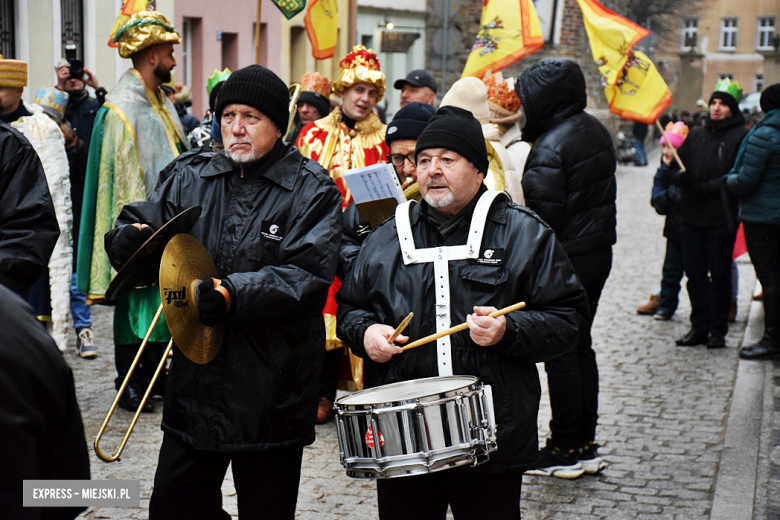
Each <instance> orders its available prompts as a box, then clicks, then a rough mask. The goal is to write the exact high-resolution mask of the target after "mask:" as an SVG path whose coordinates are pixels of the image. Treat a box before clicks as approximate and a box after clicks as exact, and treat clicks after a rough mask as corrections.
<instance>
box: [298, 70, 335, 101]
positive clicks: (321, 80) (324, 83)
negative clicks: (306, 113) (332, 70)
mask: <svg viewBox="0 0 780 520" xmlns="http://www.w3.org/2000/svg"><path fill="white" fill-rule="evenodd" d="M330 90H331V83H330V80H329V79H328V77H327V76H321V75H320V73H319V72H315V73H314V74H312V73H310V72H307V73H306V74H304V75H303V77H302V78H301V91H303V92H314V93H315V94H319V95H320V96H323V97H325V98H326V99H327V97H328V96H330Z"/></svg>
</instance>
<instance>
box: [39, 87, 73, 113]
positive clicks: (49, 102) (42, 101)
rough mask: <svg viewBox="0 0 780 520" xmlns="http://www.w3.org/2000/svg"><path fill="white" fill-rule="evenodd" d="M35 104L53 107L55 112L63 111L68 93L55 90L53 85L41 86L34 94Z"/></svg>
mask: <svg viewBox="0 0 780 520" xmlns="http://www.w3.org/2000/svg"><path fill="white" fill-rule="evenodd" d="M33 103H35V104H36V105H40V106H42V107H49V108H53V109H54V110H56V111H57V112H62V113H63V114H64V113H65V105H67V104H68V93H67V92H63V91H62V90H57V89H56V88H54V87H42V88H41V89H40V90H39V91H38V93H37V94H36V95H35V101H33Z"/></svg>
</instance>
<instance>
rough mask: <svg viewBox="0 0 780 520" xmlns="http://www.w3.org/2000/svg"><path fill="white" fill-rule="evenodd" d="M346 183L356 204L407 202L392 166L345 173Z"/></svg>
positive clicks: (374, 166)
mask: <svg viewBox="0 0 780 520" xmlns="http://www.w3.org/2000/svg"><path fill="white" fill-rule="evenodd" d="M344 181H345V182H346V183H347V186H349V191H350V192H351V193H352V198H354V199H355V203H356V204H361V203H363V202H371V201H375V200H382V199H390V198H393V199H395V200H396V201H397V202H398V204H401V203H403V202H406V197H404V191H403V190H402V189H401V182H400V181H399V179H398V176H397V175H396V174H395V169H394V168H393V166H392V165H391V164H386V163H379V164H372V165H371V166H364V167H363V168H356V169H354V170H347V171H346V172H345V173H344Z"/></svg>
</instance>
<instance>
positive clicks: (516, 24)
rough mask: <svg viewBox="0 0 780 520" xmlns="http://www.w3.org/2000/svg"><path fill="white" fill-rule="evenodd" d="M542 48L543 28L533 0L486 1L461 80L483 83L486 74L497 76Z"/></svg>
mask: <svg viewBox="0 0 780 520" xmlns="http://www.w3.org/2000/svg"><path fill="white" fill-rule="evenodd" d="M542 47H544V35H543V34H542V26H541V24H540V23H539V16H538V15H537V14H536V8H534V4H533V2H532V1H531V0H484V4H483V5H482V18H481V19H480V29H479V32H478V33H477V40H476V42H474V45H473V46H472V47H471V53H470V54H469V58H468V60H467V61H466V66H465V67H464V69H463V75H462V76H461V77H464V78H465V77H466V76H475V77H477V78H480V79H482V76H484V75H485V73H486V72H487V71H489V70H492V71H493V72H498V71H499V70H501V69H503V68H506V67H508V66H509V65H511V64H513V63H514V62H516V61H517V60H519V59H520V58H522V57H523V56H527V55H529V54H531V53H532V52H536V51H538V50H539V49H541V48H542Z"/></svg>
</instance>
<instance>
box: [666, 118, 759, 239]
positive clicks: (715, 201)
mask: <svg viewBox="0 0 780 520" xmlns="http://www.w3.org/2000/svg"><path fill="white" fill-rule="evenodd" d="M747 132H748V131H747V129H746V128H745V117H744V116H743V115H742V114H741V113H738V114H735V115H732V116H731V117H729V118H727V119H723V120H720V121H713V120H712V119H710V118H709V116H708V117H707V121H706V124H705V125H704V126H699V127H696V128H694V129H693V130H692V131H691V133H690V134H689V135H688V137H687V138H686V139H685V142H684V143H683V144H682V146H680V149H679V150H677V153H678V155H679V156H680V159H681V160H682V163H683V164H684V165H685V168H686V170H687V171H685V172H682V171H680V167H679V165H678V164H677V161H673V162H672V164H671V165H670V167H669V171H670V175H671V179H672V182H674V183H675V184H676V185H677V186H679V187H680V189H681V190H682V202H681V204H680V215H681V219H682V223H683V224H684V225H687V226H693V227H729V226H734V223H735V220H736V201H735V202H734V208H733V213H734V214H733V215H732V214H731V211H732V210H731V209H729V207H728V205H727V203H726V197H727V193H726V189H725V186H724V183H723V177H724V176H725V175H726V174H727V173H728V172H729V170H731V167H732V166H734V161H735V159H736V158H737V152H738V151H739V145H740V144H742V139H744V138H745V134H747Z"/></svg>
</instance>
